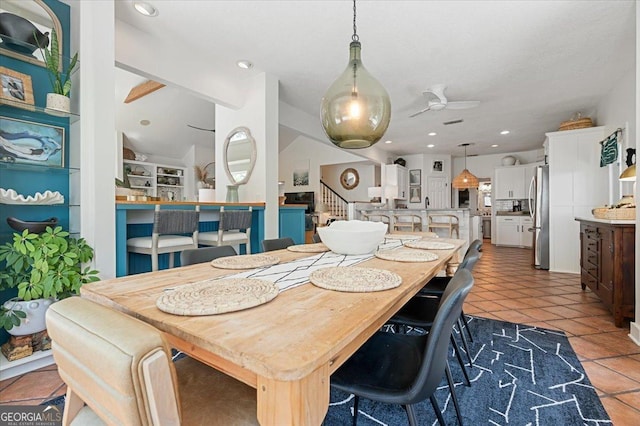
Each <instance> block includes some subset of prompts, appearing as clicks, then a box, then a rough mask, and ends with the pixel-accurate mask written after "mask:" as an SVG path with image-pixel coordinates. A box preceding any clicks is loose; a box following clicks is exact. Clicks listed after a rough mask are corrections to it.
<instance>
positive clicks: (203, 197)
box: [198, 188, 216, 203]
mask: <svg viewBox="0 0 640 426" xmlns="http://www.w3.org/2000/svg"><path fill="white" fill-rule="evenodd" d="M198 201H200V202H201V203H213V202H215V201H216V190H215V189H210V188H202V189H198Z"/></svg>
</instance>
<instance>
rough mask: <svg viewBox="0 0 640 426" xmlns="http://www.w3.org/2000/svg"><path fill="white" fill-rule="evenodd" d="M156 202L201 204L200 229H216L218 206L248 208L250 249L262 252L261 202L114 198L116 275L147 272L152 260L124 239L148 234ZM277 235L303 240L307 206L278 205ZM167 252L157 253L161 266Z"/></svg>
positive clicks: (171, 205) (169, 206)
mask: <svg viewBox="0 0 640 426" xmlns="http://www.w3.org/2000/svg"><path fill="white" fill-rule="evenodd" d="M156 204H158V205H160V206H161V208H162V209H183V210H188V209H194V208H195V206H200V226H199V231H200V232H207V231H217V230H218V218H219V212H220V207H222V206H225V209H227V208H230V209H238V210H247V209H248V208H249V207H251V209H252V211H253V220H252V225H251V249H252V250H251V251H252V252H254V253H257V252H260V251H262V246H261V244H260V243H261V241H262V240H263V239H264V235H265V230H264V208H265V203H264V202H251V203H223V202H214V203H199V202H192V201H121V200H118V201H116V276H117V277H121V276H124V275H129V274H135V273H141V272H148V271H150V270H151V259H150V257H149V256H146V255H139V254H135V253H128V252H127V239H128V238H134V237H144V236H150V235H151V233H152V229H153V211H154V209H155V206H156ZM279 207H280V208H279V217H280V220H279V235H280V236H287V237H291V238H293V240H294V241H295V242H296V244H302V243H304V211H305V208H306V205H287V206H279ZM166 258H168V255H160V269H164V268H166V267H167V266H168V261H167V259H166Z"/></svg>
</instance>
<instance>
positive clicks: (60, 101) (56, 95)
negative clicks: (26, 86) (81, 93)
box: [38, 29, 78, 112]
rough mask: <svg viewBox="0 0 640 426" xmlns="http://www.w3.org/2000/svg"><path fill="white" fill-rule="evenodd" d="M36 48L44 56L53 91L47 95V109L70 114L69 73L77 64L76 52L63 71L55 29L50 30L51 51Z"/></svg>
mask: <svg viewBox="0 0 640 426" xmlns="http://www.w3.org/2000/svg"><path fill="white" fill-rule="evenodd" d="M38 47H39V48H40V50H42V53H43V55H44V63H45V65H46V67H47V71H48V72H49V81H50V82H51V87H52V89H53V92H52V93H47V109H53V110H58V111H63V112H70V111H71V100H70V99H69V92H70V91H71V73H72V72H73V70H74V68H75V67H76V65H77V63H78V53H77V52H76V54H75V55H73V58H71V62H70V63H69V67H68V68H67V70H66V71H65V70H64V69H63V68H64V67H63V66H62V64H61V63H60V45H59V43H58V34H57V33H56V30H55V29H53V30H51V50H49V49H47V48H46V47H42V46H40V45H39V44H38Z"/></svg>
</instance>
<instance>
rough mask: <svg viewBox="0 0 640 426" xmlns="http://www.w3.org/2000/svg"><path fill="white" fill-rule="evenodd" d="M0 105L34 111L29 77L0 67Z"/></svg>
mask: <svg viewBox="0 0 640 426" xmlns="http://www.w3.org/2000/svg"><path fill="white" fill-rule="evenodd" d="M0 84H1V85H2V91H0V105H1V104H7V105H11V106H14V107H18V108H24V109H28V110H31V111H35V107H34V101H33V86H32V85H31V76H29V75H27V74H22V73H20V72H17V71H14V70H10V69H9V68H5V67H0Z"/></svg>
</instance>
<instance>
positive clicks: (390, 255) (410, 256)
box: [375, 248, 438, 262]
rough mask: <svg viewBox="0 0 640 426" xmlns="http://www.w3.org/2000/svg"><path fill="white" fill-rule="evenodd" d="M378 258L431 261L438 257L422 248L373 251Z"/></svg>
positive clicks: (397, 260) (398, 260) (399, 260)
mask: <svg viewBox="0 0 640 426" xmlns="http://www.w3.org/2000/svg"><path fill="white" fill-rule="evenodd" d="M375 256H376V257H377V258H379V259H384V260H393V261H396V262H431V261H434V260H437V259H438V255H437V254H435V253H431V252H430V251H424V250H413V249H404V248H401V249H397V250H383V251H377V252H375Z"/></svg>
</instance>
